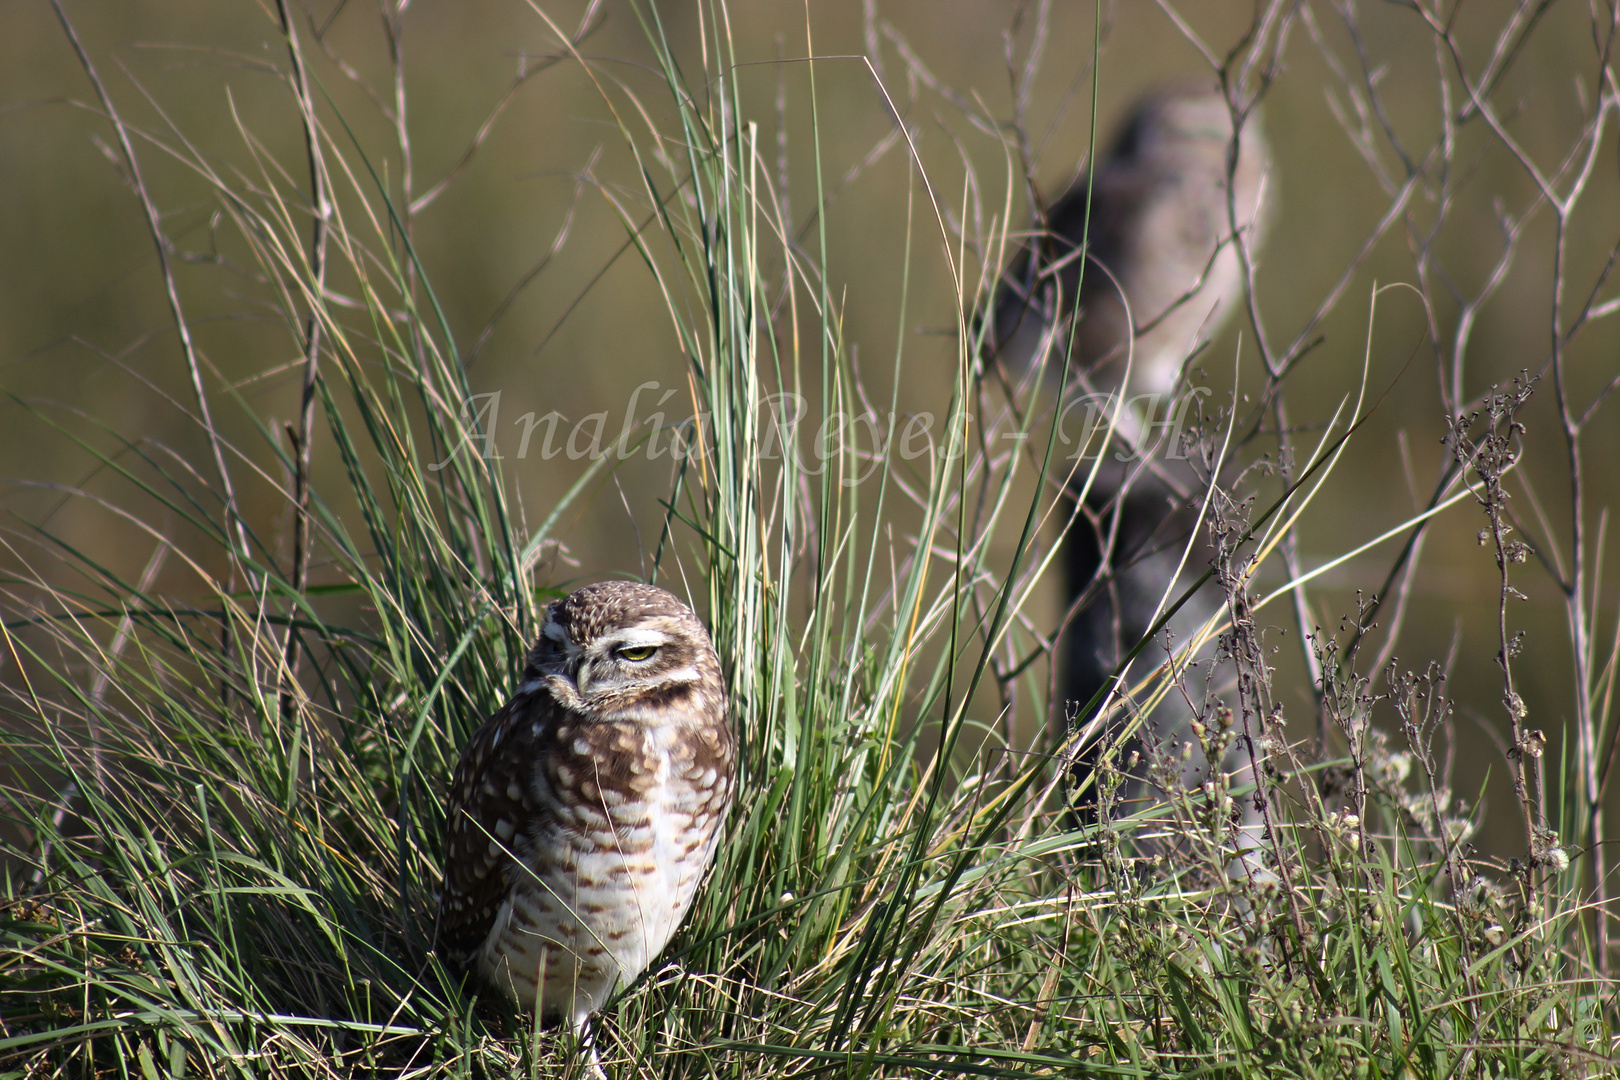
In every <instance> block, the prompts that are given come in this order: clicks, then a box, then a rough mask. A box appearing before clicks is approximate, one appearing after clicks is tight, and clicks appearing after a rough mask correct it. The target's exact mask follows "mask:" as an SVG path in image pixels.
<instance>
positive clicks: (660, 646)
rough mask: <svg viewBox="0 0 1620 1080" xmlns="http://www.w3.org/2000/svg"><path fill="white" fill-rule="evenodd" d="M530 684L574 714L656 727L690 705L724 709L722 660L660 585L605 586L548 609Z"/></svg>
mask: <svg viewBox="0 0 1620 1080" xmlns="http://www.w3.org/2000/svg"><path fill="white" fill-rule="evenodd" d="M524 683H525V684H526V685H527V684H529V683H534V684H535V685H536V687H537V688H538V687H539V686H541V685H543V686H545V687H546V688H548V689H549V690H550V691H551V693H552V695H553V696H554V697H556V698H557V699H558V700H559V701H561V702H562V703H563V704H564V705H566V706H568V707H569V708H571V709H573V710H574V711H576V712H578V713H580V714H582V715H585V716H590V717H596V718H600V719H606V720H619V721H622V720H626V719H638V718H639V719H644V720H648V721H649V722H651V721H654V720H658V719H660V718H664V717H669V716H672V715H679V714H680V712H681V710H679V709H675V710H671V709H670V708H669V706H671V705H677V704H680V703H681V702H682V699H688V698H692V697H698V698H703V699H706V701H705V702H703V703H704V704H711V703H723V701H724V683H723V681H722V679H721V674H720V662H719V657H717V656H716V655H715V651H714V646H713V644H712V643H711V642H710V640H709V633H708V631H707V630H705V629H704V628H703V623H702V622H701V621H699V619H698V617H697V615H696V614H694V613H693V611H692V609H691V608H690V607H688V606H687V605H686V604H685V603H683V602H682V601H681V600H680V598H679V597H677V596H675V595H674V594H673V593H671V592H668V591H666V590H664V589H660V588H658V587H657V586H655V585H643V584H641V583H639V582H630V581H602V582H597V583H596V584H594V585H586V586H585V587H584V588H582V589H578V590H576V591H575V592H573V593H570V594H569V595H568V596H565V597H563V598H562V599H561V600H557V601H555V602H553V603H552V604H550V605H549V606H547V608H546V619H545V624H544V625H543V626H542V627H541V629H540V636H539V638H538V639H537V640H536V641H535V644H534V648H533V649H531V650H530V652H529V660H528V665H527V668H526V670H525V672H524Z"/></svg>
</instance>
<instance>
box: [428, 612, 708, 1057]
mask: <svg viewBox="0 0 1620 1080" xmlns="http://www.w3.org/2000/svg"><path fill="white" fill-rule="evenodd" d="M735 769H736V743H735V740H734V739H733V736H732V733H731V728H730V727H729V726H728V725H727V722H726V692H725V684H724V681H723V679H722V677H721V673H720V661H719V658H718V657H717V656H716V655H715V651H714V646H713V645H712V644H711V643H710V641H709V635H708V633H707V631H705V630H704V628H703V624H702V623H701V622H699V621H698V618H697V616H696V615H694V614H693V613H692V609H691V608H689V607H687V606H686V605H685V604H684V603H682V602H681V601H680V600H678V599H677V598H676V597H675V596H673V595H671V594H670V593H668V592H665V591H664V590H663V589H659V588H655V587H653V586H651V585H640V584H631V583H628V582H622V581H610V582H603V583H600V584H596V585H587V586H586V587H585V588H583V589H580V590H579V591H577V592H575V593H573V594H572V595H570V596H568V597H566V598H564V599H562V600H559V601H557V602H555V603H553V604H551V605H550V607H548V608H547V609H546V621H545V625H544V627H543V628H542V629H541V631H540V636H539V639H538V640H537V641H536V642H535V645H534V648H533V649H532V650H531V651H530V653H529V657H528V663H527V666H526V667H525V668H524V671H523V680H522V682H520V683H519V684H518V688H517V692H516V693H514V694H513V695H512V699H511V700H510V701H509V702H507V703H506V705H505V707H504V708H502V709H501V710H500V711H499V712H497V713H496V714H495V715H494V716H492V717H490V718H489V720H487V721H486V722H485V723H484V725H483V726H482V727H480V728H479V729H478V731H477V732H476V733H475V734H474V735H473V737H472V741H471V742H469V743H468V745H467V747H466V749H465V750H464V751H463V753H462V756H461V763H460V764H459V765H457V766H456V773H455V779H454V781H453V782H452V785H451V791H450V804H449V836H448V840H447V842H446V845H445V851H446V855H445V869H444V893H443V896H442V898H441V900H440V905H439V926H438V941H437V948H438V951H439V954H440V956H441V957H443V958H444V959H445V960H446V961H447V962H448V963H450V964H453V965H456V966H458V967H460V968H462V969H464V970H467V971H470V972H473V973H475V974H477V975H478V976H479V977H480V978H481V979H482V980H483V981H484V982H486V983H488V984H489V985H491V986H493V987H494V988H496V989H497V990H499V991H500V992H501V993H502V994H504V995H505V996H506V997H508V998H509V999H511V1000H512V1001H513V1002H515V1003H516V1004H517V1005H519V1006H521V1007H522V1008H524V1009H525V1010H530V1009H538V1011H539V1013H540V1018H541V1020H542V1022H543V1023H546V1024H548V1025H556V1024H563V1023H566V1024H569V1025H570V1026H572V1027H573V1028H574V1029H575V1030H577V1031H583V1030H584V1029H585V1027H586V1021H587V1018H588V1017H589V1016H590V1014H591V1013H592V1012H594V1011H595V1010H596V1009H598V1008H600V1007H601V1005H602V1003H603V1002H604V1001H606V1000H607V998H608V995H609V994H611V993H612V992H613V989H614V987H615V986H616V985H618V984H620V983H621V982H629V981H630V980H631V979H633V978H634V977H635V976H636V975H637V974H639V973H640V972H641V971H642V970H643V969H645V968H646V967H647V965H648V964H650V963H651V962H652V960H653V959H654V957H656V956H657V955H658V954H659V952H660V951H662V950H663V948H664V946H665V945H666V944H667V943H668V942H669V939H670V938H671V937H672V936H673V935H674V933H675V930H676V928H677V927H678V926H679V925H680V922H681V919H682V917H683V916H684V915H685V914H686V909H687V908H688V907H689V906H690V905H691V903H692V897H693V895H694V894H695V893H696V892H697V887H698V881H699V879H701V878H702V877H703V873H704V870H705V869H706V868H707V867H708V865H709V862H710V860H711V859H712V858H713V857H714V851H715V846H716V844H717V843H718V840H719V836H720V824H721V820H722V819H723V818H724V817H725V815H726V810H727V809H728V807H729V806H730V805H731V796H732V786H733V779H734V776H735Z"/></svg>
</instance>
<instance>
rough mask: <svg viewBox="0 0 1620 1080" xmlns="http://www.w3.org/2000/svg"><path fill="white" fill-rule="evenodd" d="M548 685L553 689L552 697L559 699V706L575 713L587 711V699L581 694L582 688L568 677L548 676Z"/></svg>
mask: <svg viewBox="0 0 1620 1080" xmlns="http://www.w3.org/2000/svg"><path fill="white" fill-rule="evenodd" d="M546 685H547V686H549V687H550V688H551V696H552V697H554V698H556V699H557V702H558V704H560V705H562V706H564V707H565V708H569V709H573V710H575V711H583V710H584V709H585V698H584V695H583V694H582V693H581V692H580V690H581V688H580V687H578V686H576V685H575V684H574V680H573V679H570V678H569V677H568V676H567V675H547V676H546Z"/></svg>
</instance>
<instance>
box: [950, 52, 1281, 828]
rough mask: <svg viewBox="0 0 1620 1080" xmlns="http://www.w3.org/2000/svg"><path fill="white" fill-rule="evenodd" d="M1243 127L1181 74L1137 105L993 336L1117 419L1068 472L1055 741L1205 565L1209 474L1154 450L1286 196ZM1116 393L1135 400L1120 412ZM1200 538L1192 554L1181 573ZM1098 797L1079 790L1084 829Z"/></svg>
mask: <svg viewBox="0 0 1620 1080" xmlns="http://www.w3.org/2000/svg"><path fill="white" fill-rule="evenodd" d="M1233 132H1234V124H1233V110H1232V108H1231V107H1230V106H1229V104H1228V101H1227V98H1226V96H1225V95H1224V94H1223V93H1222V92H1221V91H1220V90H1219V89H1217V88H1216V87H1214V86H1213V84H1211V83H1208V82H1191V81H1177V82H1172V83H1168V84H1164V85H1161V86H1159V87H1156V88H1154V89H1153V90H1151V91H1149V92H1148V93H1147V94H1145V95H1144V96H1142V97H1141V98H1140V99H1138V100H1137V102H1136V103H1135V104H1134V105H1133V106H1132V107H1131V109H1130V111H1129V112H1128V114H1127V116H1126V119H1125V121H1124V123H1123V124H1122V126H1121V127H1120V129H1119V131H1118V133H1117V135H1116V136H1115V138H1114V140H1113V142H1112V144H1111V145H1110V147H1109V149H1108V152H1107V154H1106V155H1105V156H1104V157H1103V159H1102V160H1101V161H1100V162H1098V164H1097V166H1096V169H1095V172H1094V174H1092V175H1090V176H1089V193H1088V173H1090V172H1091V170H1087V169H1082V170H1081V175H1080V179H1079V181H1078V182H1077V183H1076V184H1075V185H1074V186H1073V187H1072V188H1071V189H1070V190H1069V191H1068V192H1067V193H1066V194H1064V195H1063V197H1062V198H1060V199H1059V200H1058V201H1057V202H1056V203H1055V204H1054V205H1053V206H1052V207H1051V209H1050V210H1049V211H1048V212H1047V214H1046V225H1045V227H1044V228H1042V227H1040V226H1039V223H1037V227H1036V228H1035V229H1033V230H1032V234H1031V236H1030V238H1029V239H1028V240H1027V241H1026V242H1025V244H1024V246H1023V247H1022V249H1021V250H1020V251H1019V253H1018V254H1017V256H1016V257H1015V258H1014V260H1013V262H1012V264H1011V266H1010V268H1009V269H1008V271H1007V272H1006V274H1005V275H1004V276H1003V278H1002V281H1001V284H1000V286H999V288H998V290H997V292H996V295H995V298H994V301H993V303H992V310H993V317H992V320H991V322H990V323H989V325H987V326H983V327H982V332H983V334H984V340H985V341H986V342H987V348H988V349H989V350H991V351H992V352H993V355H994V356H995V357H996V359H997V362H998V363H999V364H1000V365H1001V367H1002V370H1003V371H1004V372H1005V373H1006V374H1007V375H1009V376H1010V377H1011V378H1012V379H1014V380H1021V379H1022V378H1023V377H1024V376H1026V375H1028V374H1029V373H1031V372H1032V371H1033V370H1035V369H1040V370H1041V371H1042V372H1043V373H1044V378H1045V380H1046V381H1047V382H1048V383H1050V384H1056V383H1059V382H1062V381H1063V374H1062V373H1063V372H1064V370H1065V353H1066V352H1067V353H1068V356H1067V361H1068V362H1067V371H1068V383H1067V385H1065V386H1063V387H1062V390H1063V392H1064V400H1065V401H1066V402H1082V403H1087V407H1088V409H1089V411H1090V415H1091V416H1092V417H1096V416H1098V415H1101V416H1103V417H1104V418H1105V420H1106V417H1108V416H1115V417H1117V424H1118V426H1117V430H1116V433H1115V441H1114V442H1113V443H1111V444H1110V445H1109V446H1108V448H1107V449H1106V450H1104V451H1102V455H1103V460H1102V462H1101V463H1100V464H1098V463H1097V462H1096V461H1095V455H1096V454H1097V453H1098V452H1099V449H1100V447H1099V446H1097V445H1096V443H1095V442H1094V443H1093V444H1092V445H1091V446H1090V447H1089V449H1088V450H1087V451H1086V454H1087V455H1088V456H1086V457H1083V458H1081V459H1080V460H1078V461H1071V462H1069V463H1066V464H1070V465H1075V466H1076V467H1075V469H1074V471H1073V473H1072V474H1070V476H1069V478H1068V481H1067V485H1068V486H1067V491H1068V492H1069V498H1070V499H1071V500H1073V499H1074V498H1075V496H1076V493H1077V491H1078V489H1079V487H1080V485H1081V484H1082V483H1083V482H1084V481H1085V479H1086V477H1087V476H1088V475H1089V474H1090V473H1091V472H1092V467H1093V466H1094V465H1097V470H1096V476H1095V480H1094V482H1093V484H1092V487H1091V489H1090V491H1089V492H1088V493H1087V494H1086V496H1085V500H1084V503H1083V504H1082V505H1079V506H1075V505H1074V503H1073V502H1072V501H1071V503H1070V509H1071V510H1074V511H1076V514H1077V516H1076V517H1075V519H1074V524H1073V526H1072V527H1071V528H1070V529H1069V532H1068V535H1067V538H1066V540H1065V542H1064V543H1065V550H1064V558H1063V563H1064V566H1065V585H1064V588H1065V594H1064V602H1065V608H1066V609H1067V611H1068V612H1069V619H1070V622H1069V625H1068V629H1067V630H1066V632H1065V633H1064V634H1063V635H1062V640H1061V643H1060V644H1059V646H1058V651H1057V655H1056V662H1057V664H1058V668H1059V670H1058V673H1057V677H1056V684H1057V686H1058V687H1059V688H1060V691H1061V693H1060V695H1059V702H1060V704H1058V705H1057V707H1055V708H1054V710H1053V712H1054V715H1053V723H1054V725H1055V726H1056V727H1057V728H1058V731H1057V732H1056V733H1055V734H1056V736H1057V737H1058V738H1059V739H1061V738H1062V737H1064V736H1065V735H1066V734H1067V731H1068V729H1069V727H1070V725H1073V724H1085V723H1086V722H1087V721H1089V720H1090V719H1091V718H1092V717H1093V716H1094V715H1096V711H1095V710H1093V711H1091V712H1089V713H1086V714H1084V715H1077V714H1076V710H1082V709H1084V707H1085V705H1086V704H1087V703H1088V702H1090V701H1091V700H1092V698H1093V697H1095V696H1096V695H1097V693H1098V692H1099V691H1100V690H1102V689H1103V688H1104V687H1105V686H1106V685H1108V683H1109V681H1110V679H1111V677H1112V675H1113V673H1114V670H1115V668H1116V666H1117V665H1118V664H1119V663H1120V661H1121V660H1122V659H1123V658H1124V657H1125V656H1126V655H1127V654H1128V653H1129V651H1130V650H1131V648H1132V647H1133V646H1134V645H1135V644H1136V643H1137V642H1138V641H1139V640H1141V638H1142V637H1143V636H1144V635H1145V634H1146V633H1147V632H1148V630H1149V629H1150V628H1151V627H1152V625H1153V624H1154V622H1155V621H1156V619H1157V617H1158V616H1159V615H1160V614H1162V610H1163V607H1166V606H1168V603H1170V602H1173V601H1174V599H1175V597H1176V596H1178V595H1179V594H1180V592H1181V590H1182V589H1183V588H1185V586H1186V585H1187V584H1188V583H1189V582H1190V581H1191V580H1194V579H1196V578H1197V576H1198V575H1200V574H1202V573H1203V571H1204V570H1205V569H1207V567H1208V558H1209V552H1208V551H1207V550H1204V549H1203V546H1202V539H1203V538H1202V537H1201V536H1199V537H1193V536H1192V533H1193V532H1194V527H1195V523H1196V520H1197V504H1198V502H1199V501H1200V499H1201V497H1202V495H1203V491H1204V488H1205V486H1206V484H1207V477H1200V476H1199V475H1197V473H1196V471H1195V470H1194V469H1193V468H1192V467H1191V465H1190V463H1189V462H1188V461H1187V460H1185V458H1184V457H1182V456H1181V455H1180V454H1179V453H1178V451H1179V450H1180V448H1179V447H1177V446H1175V445H1165V444H1166V443H1167V442H1173V441H1174V440H1167V439H1165V438H1162V437H1161V438H1159V439H1158V440H1157V445H1156V444H1155V440H1154V439H1153V438H1152V437H1151V436H1152V433H1153V432H1154V430H1155V429H1157V430H1159V431H1166V430H1169V425H1168V424H1166V423H1165V420H1164V418H1166V417H1168V416H1169V415H1170V414H1171V411H1172V410H1174V409H1175V408H1176V407H1177V405H1176V402H1175V399H1176V397H1177V395H1178V394H1179V393H1181V392H1183V391H1185V390H1186V389H1187V387H1186V385H1185V383H1184V381H1183V376H1184V374H1185V371H1186V368H1187V364H1188V361H1189V360H1190V359H1191V358H1192V357H1193V356H1195V355H1196V354H1197V353H1198V352H1199V350H1200V349H1201V348H1202V347H1203V346H1204V345H1206V344H1207V343H1208V342H1209V340H1210V339H1211V338H1212V337H1214V336H1215V335H1216V334H1217V333H1218V332H1219V331H1220V330H1221V328H1222V327H1223V325H1224V324H1225V323H1226V321H1227V320H1228V319H1229V318H1230V317H1231V315H1232V314H1233V312H1235V311H1236V310H1237V309H1238V308H1239V307H1240V305H1241V301H1242V299H1243V295H1244V272H1243V266H1242V260H1241V259H1240V257H1239V253H1238V250H1237V245H1236V243H1235V242H1234V232H1236V234H1237V235H1240V236H1241V238H1242V242H1243V244H1244V246H1245V248H1246V249H1247V251H1248V252H1249V254H1250V256H1251V257H1252V256H1253V254H1254V253H1255V252H1256V250H1257V249H1258V247H1259V245H1260V243H1261V240H1262V238H1263V233H1264V231H1265V225H1266V216H1267V214H1266V210H1267V209H1268V208H1269V206H1270V205H1271V204H1272V203H1274V201H1275V200H1274V198H1272V197H1271V194H1270V191H1269V188H1270V184H1271V179H1270V173H1269V169H1270V162H1269V158H1268V152H1267V148H1266V144H1265V140H1264V137H1263V136H1262V134H1261V131H1260V127H1259V124H1258V122H1257V117H1256V116H1255V115H1253V114H1252V113H1251V114H1250V115H1248V116H1246V117H1245V118H1244V121H1243V123H1242V126H1241V130H1240V132H1239V134H1238V135H1237V137H1236V138H1234V134H1233ZM1071 343H1072V351H1069V350H1070V345H1071ZM1118 395H1123V397H1124V403H1123V405H1122V406H1121V407H1119V408H1116V407H1115V406H1116V404H1118V402H1117V396H1118ZM1183 400H1184V398H1183ZM1065 411H1066V412H1067V413H1068V415H1069V416H1070V417H1072V416H1074V415H1075V413H1074V410H1073V408H1072V407H1069V408H1067V409H1066V410H1065ZM1156 416H1157V417H1159V418H1160V419H1159V420H1158V421H1157V422H1155V417H1156ZM1068 426H1069V427H1070V428H1071V429H1072V428H1073V427H1074V424H1073V423H1072V420H1071V422H1070V423H1069V425H1068ZM1071 433H1072V431H1071ZM1121 458H1127V459H1129V460H1121ZM1200 531H1201V530H1200ZM1189 538H1191V539H1193V540H1194V542H1195V544H1196V545H1197V550H1195V551H1194V552H1193V554H1192V555H1191V556H1190V557H1189V558H1188V559H1187V560H1186V563H1185V566H1184V568H1182V570H1181V571H1180V574H1179V577H1178V565H1180V564H1181V561H1182V552H1183V550H1184V548H1185V545H1186V543H1187V541H1188V540H1189ZM1173 586H1174V588H1172V587H1173ZM1218 606H1219V599H1218V598H1217V597H1215V596H1214V595H1210V596H1207V597H1205V596H1202V595H1201V596H1199V597H1195V598H1193V599H1192V600H1191V601H1190V602H1189V603H1188V604H1187V605H1185V606H1184V607H1183V608H1182V610H1181V612H1180V613H1179V614H1178V615H1177V617H1176V618H1174V619H1173V620H1172V621H1171V623H1170V624H1169V626H1168V629H1169V630H1170V633H1171V636H1172V639H1173V641H1175V642H1177V643H1179V642H1181V641H1184V640H1185V639H1186V635H1187V634H1188V633H1190V632H1191V631H1193V630H1194V629H1196V628H1197V627H1198V626H1200V625H1202V624H1203V623H1204V622H1205V621H1206V620H1207V618H1208V617H1209V616H1210V615H1211V614H1212V613H1213V612H1214V611H1215V610H1216V609H1217V607H1218ZM1164 658H1165V654H1164V649H1163V647H1162V644H1160V643H1155V644H1154V645H1151V646H1150V647H1149V648H1148V649H1147V650H1144V653H1143V654H1142V656H1141V658H1140V659H1139V660H1138V661H1137V662H1136V664H1135V665H1134V669H1135V670H1136V671H1137V672H1138V674H1140V673H1142V672H1146V671H1148V670H1150V669H1151V667H1152V666H1154V665H1155V664H1157V663H1160V662H1162V661H1163V660H1164ZM1123 685H1124V683H1123V681H1122V683H1121V686H1123ZM1129 704H1130V703H1127V707H1129ZM1118 715H1119V717H1120V719H1119V720H1118V721H1116V722H1115V723H1114V724H1113V725H1112V726H1111V731H1105V732H1103V733H1102V735H1103V736H1104V737H1103V738H1089V739H1087V740H1085V742H1086V744H1087V746H1088V747H1089V752H1088V750H1086V749H1082V750H1081V752H1080V754H1079V755H1078V757H1077V758H1076V760H1075V762H1074V766H1073V768H1072V769H1071V782H1072V783H1080V782H1083V780H1084V778H1085V777H1086V776H1087V775H1090V774H1091V773H1092V772H1093V771H1094V765H1095V760H1096V759H1095V754H1096V752H1097V750H1098V748H1099V747H1100V746H1101V745H1102V744H1104V743H1105V742H1107V741H1111V740H1109V739H1107V738H1106V736H1107V735H1108V734H1110V733H1111V732H1117V730H1118V725H1119V723H1121V722H1123V721H1124V720H1125V719H1128V717H1129V713H1128V712H1121V713H1119V714H1118ZM1190 720H1191V716H1190V715H1188V711H1187V708H1186V702H1185V701H1181V702H1180V707H1179V708H1177V702H1176V701H1173V700H1167V702H1166V704H1164V705H1161V706H1160V707H1159V708H1158V709H1157V710H1155V711H1154V712H1153V714H1151V715H1150V716H1148V717H1146V718H1145V724H1144V736H1143V739H1142V741H1143V742H1145V743H1147V744H1148V745H1152V744H1153V742H1154V740H1158V741H1160V742H1161V743H1162V742H1164V741H1165V740H1168V739H1172V738H1175V736H1176V734H1177V732H1178V731H1180V730H1184V729H1185V727H1186V725H1187V724H1188V722H1189V721H1190ZM1094 798H1095V796H1084V795H1082V796H1081V797H1080V798H1079V800H1078V808H1079V810H1080V815H1081V818H1082V819H1085V818H1086V817H1087V816H1088V813H1087V810H1086V805H1087V802H1088V799H1094Z"/></svg>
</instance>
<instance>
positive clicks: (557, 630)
mask: <svg viewBox="0 0 1620 1080" xmlns="http://www.w3.org/2000/svg"><path fill="white" fill-rule="evenodd" d="M540 633H541V634H543V635H544V636H546V637H548V638H550V639H551V640H552V641H555V642H556V643H557V644H559V645H564V644H567V642H568V631H567V630H565V629H563V625H562V623H560V622H558V621H556V620H555V619H552V618H547V619H546V625H545V626H542V627H541V628H540Z"/></svg>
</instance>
